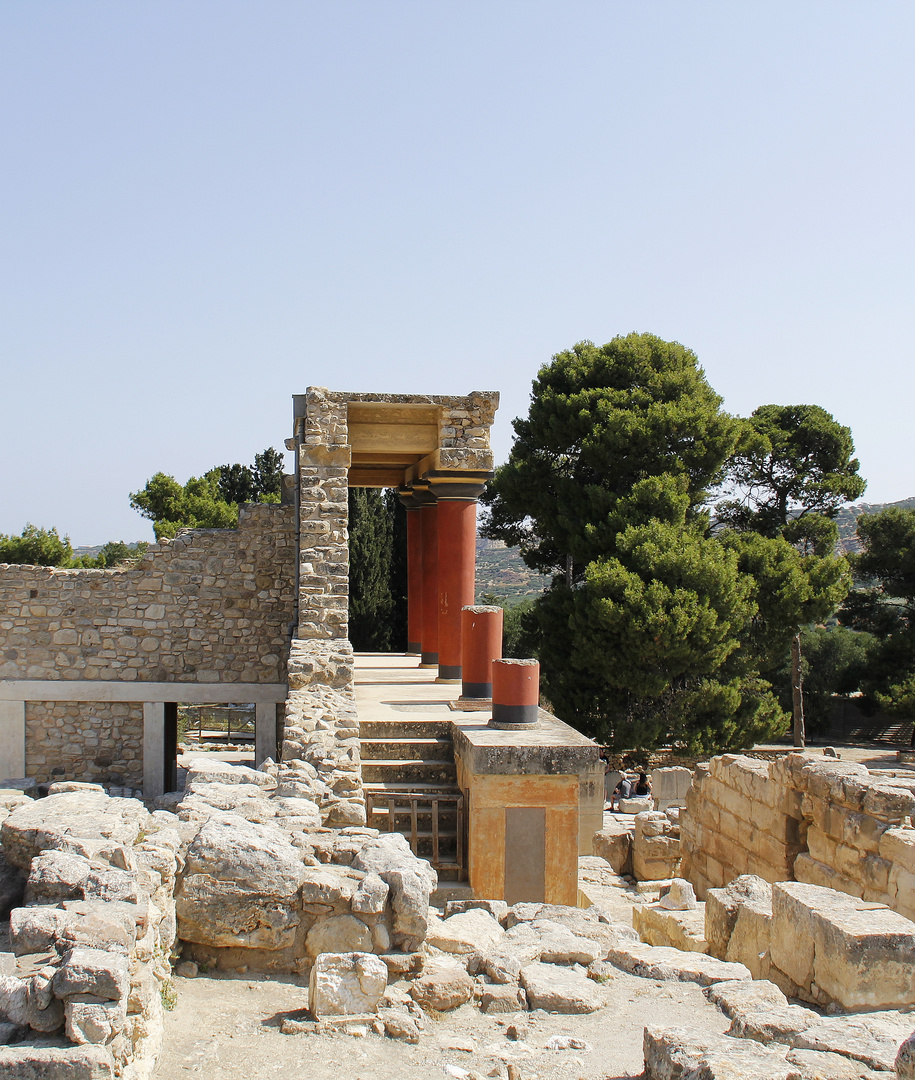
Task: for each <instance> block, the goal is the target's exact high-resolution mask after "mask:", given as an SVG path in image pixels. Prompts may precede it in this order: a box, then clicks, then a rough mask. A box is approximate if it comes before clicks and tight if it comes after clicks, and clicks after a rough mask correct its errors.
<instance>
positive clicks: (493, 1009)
mask: <svg viewBox="0 0 915 1080" xmlns="http://www.w3.org/2000/svg"><path fill="white" fill-rule="evenodd" d="M480 1009H481V1010H482V1011H483V1012H485V1013H512V1012H520V1011H523V1010H525V1009H527V995H526V994H525V992H524V991H523V990H522V989H521V987H520V986H518V985H517V984H516V983H492V984H489V985H486V986H484V987H483V992H482V994H481V996H480Z"/></svg>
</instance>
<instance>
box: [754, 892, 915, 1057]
mask: <svg viewBox="0 0 915 1080" xmlns="http://www.w3.org/2000/svg"><path fill="white" fill-rule="evenodd" d="M770 952H771V959H772V963H773V964H774V965H775V966H776V967H777V968H778V969H779V970H780V971H782V972H784V973H785V974H786V975H787V976H788V977H789V978H790V979H791V980H792V981H793V982H794V983H795V984H797V985H798V986H799V987H802V988H804V990H805V991H806V993H807V995H808V1000H813V1001H816V1002H820V1003H823V1004H827V1003H829V1002H835V1003H837V1004H838V1005H840V1006H841V1007H842V1008H843V1009H847V1010H865V1009H892V1008H904V1007H906V1006H909V1005H915V923H912V922H910V921H909V920H908V919H905V918H903V917H902V916H901V915H898V914H897V913H896V912H894V911H891V910H890V909H889V908H886V907H884V906H882V905H879V904H872V903H868V902H866V901H863V900H859V899H858V898H857V897H853V896H848V895H846V894H844V893H840V892H836V891H834V890H832V889H824V888H822V887H820V886H817V885H809V884H805V883H801V882H781V883H779V884H776V885H774V886H773V888H772V923H771V944H770ZM812 1049H817V1047H813V1048H812Z"/></svg>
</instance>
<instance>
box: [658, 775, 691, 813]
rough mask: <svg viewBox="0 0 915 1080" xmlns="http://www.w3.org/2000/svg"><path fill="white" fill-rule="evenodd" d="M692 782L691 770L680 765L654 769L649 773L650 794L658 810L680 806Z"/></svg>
mask: <svg viewBox="0 0 915 1080" xmlns="http://www.w3.org/2000/svg"><path fill="white" fill-rule="evenodd" d="M692 782H693V771H692V769H687V768H684V767H683V766H682V765H674V766H670V767H667V768H661V769H654V770H653V771H652V773H651V794H652V797H653V799H654V801H655V805H656V807H657V809H658V810H666V809H667V808H668V807H669V806H682V805H683V804H684V803H685V800H686V793H687V791H689V789H690V786H691V785H692Z"/></svg>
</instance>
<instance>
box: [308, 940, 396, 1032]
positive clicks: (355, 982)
mask: <svg viewBox="0 0 915 1080" xmlns="http://www.w3.org/2000/svg"><path fill="white" fill-rule="evenodd" d="M387 984H388V969H387V965H386V964H385V963H384V961H383V960H381V959H380V958H379V957H377V956H373V955H372V954H371V953H367V952H347V953H322V954H321V955H320V956H318V957H317V959H316V960H315V962H314V965H313V967H312V969H311V977H310V980H309V984H308V1007H309V1009H310V1010H311V1012H312V1014H313V1015H314V1016H315V1017H318V1018H320V1017H322V1016H352V1015H356V1014H359V1013H374V1012H376V1011H377V1009H378V1003H379V1001H380V1000H381V997H382V995H383V994H384V992H385V988H386V987H387Z"/></svg>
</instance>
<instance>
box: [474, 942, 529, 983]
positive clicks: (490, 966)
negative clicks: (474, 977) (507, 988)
mask: <svg viewBox="0 0 915 1080" xmlns="http://www.w3.org/2000/svg"><path fill="white" fill-rule="evenodd" d="M529 959H531V960H533V959H534V956H533V955H532V956H530V957H529ZM522 966H523V965H522V962H521V960H520V959H518V957H517V956H515V955H513V954H512V953H511V952H508V951H504V950H501V949H493V950H491V951H490V952H488V953H486V955H485V956H483V957H482V958H481V960H480V964H479V968H480V971H482V972H483V973H484V974H485V975H486V976H487V978H489V979H491V980H492V982H494V983H500V984H506V985H507V984H509V983H517V982H518V980H519V978H520V977H521V968H522Z"/></svg>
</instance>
